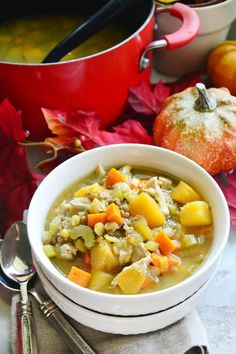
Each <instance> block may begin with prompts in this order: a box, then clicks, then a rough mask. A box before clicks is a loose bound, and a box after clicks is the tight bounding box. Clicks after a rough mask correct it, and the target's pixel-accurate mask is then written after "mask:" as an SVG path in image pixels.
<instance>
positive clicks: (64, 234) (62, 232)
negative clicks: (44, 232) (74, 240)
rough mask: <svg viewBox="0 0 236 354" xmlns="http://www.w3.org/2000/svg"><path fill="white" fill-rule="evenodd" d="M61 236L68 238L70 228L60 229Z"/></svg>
mask: <svg viewBox="0 0 236 354" xmlns="http://www.w3.org/2000/svg"><path fill="white" fill-rule="evenodd" d="M60 236H61V237H63V238H64V239H65V240H67V239H68V238H69V236H70V235H69V230H67V229H62V230H61V231H60Z"/></svg>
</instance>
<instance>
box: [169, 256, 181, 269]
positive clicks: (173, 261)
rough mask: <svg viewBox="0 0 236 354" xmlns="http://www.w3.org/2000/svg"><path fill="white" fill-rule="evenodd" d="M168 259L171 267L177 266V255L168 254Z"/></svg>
mask: <svg viewBox="0 0 236 354" xmlns="http://www.w3.org/2000/svg"><path fill="white" fill-rule="evenodd" d="M167 259H168V264H169V269H170V268H172V267H176V266H177V265H178V264H179V261H178V259H177V258H175V257H172V256H167Z"/></svg>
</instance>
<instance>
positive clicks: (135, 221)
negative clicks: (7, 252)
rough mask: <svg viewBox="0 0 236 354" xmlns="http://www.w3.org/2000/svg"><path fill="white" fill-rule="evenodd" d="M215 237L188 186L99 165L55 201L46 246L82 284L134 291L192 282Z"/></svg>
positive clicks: (57, 262) (152, 174) (62, 269)
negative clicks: (193, 275)
mask: <svg viewBox="0 0 236 354" xmlns="http://www.w3.org/2000/svg"><path fill="white" fill-rule="evenodd" d="M212 237H213V224H212V215H211V210H210V207H209V205H208V203H207V201H205V200H204V197H203V196H201V195H200V194H199V192H198V191H196V190H195V189H194V188H193V187H192V186H190V185H189V184H188V183H186V182H185V181H178V180H177V179H175V178H173V177H170V176H166V175H165V174H162V173H159V172H157V171H151V170H147V169H142V168H134V167H131V166H128V165H126V166H123V167H121V168H118V169H117V168H114V167H113V168H110V169H108V170H104V169H103V168H102V166H98V168H97V170H96V171H95V172H94V173H92V174H91V175H89V176H87V177H85V178H84V179H82V180H80V181H78V183H76V184H75V185H73V186H71V187H70V188H68V189H67V190H66V191H65V192H64V193H63V194H62V195H61V196H59V198H58V199H57V200H56V202H55V203H54V205H53V206H52V208H51V210H50V212H49V214H48V217H47V220H46V224H45V231H44V234H43V248H44V251H45V253H46V255H47V256H48V257H49V258H50V260H51V261H52V263H53V264H54V265H55V266H56V267H57V268H58V270H59V271H60V272H62V274H64V276H65V277H67V278H68V279H69V280H71V281H72V282H75V283H76V284H78V285H79V286H83V287H87V288H89V289H92V290H96V291H102V292H107V293H112V294H139V293H144V292H151V291H159V290H161V289H164V288H167V287H170V286H173V285H175V284H178V283H179V282H181V281H183V280H184V279H186V278H187V277H189V276H190V275H191V274H192V273H193V272H195V271H196V270H197V269H198V267H199V266H200V265H201V264H202V262H204V260H205V258H206V257H207V254H208V251H209V249H210V246H211V243H212Z"/></svg>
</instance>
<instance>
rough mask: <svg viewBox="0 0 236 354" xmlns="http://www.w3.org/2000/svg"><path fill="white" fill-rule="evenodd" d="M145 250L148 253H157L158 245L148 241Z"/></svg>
mask: <svg viewBox="0 0 236 354" xmlns="http://www.w3.org/2000/svg"><path fill="white" fill-rule="evenodd" d="M145 248H146V249H147V250H148V251H151V252H155V251H156V250H157V248H158V243H157V242H155V241H148V242H146V243H145Z"/></svg>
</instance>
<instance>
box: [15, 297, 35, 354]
mask: <svg viewBox="0 0 236 354" xmlns="http://www.w3.org/2000/svg"><path fill="white" fill-rule="evenodd" d="M16 316H17V341H16V354H38V349H37V342H36V334H35V328H34V321H33V314H32V304H31V301H29V300H28V301H27V302H26V303H23V302H22V301H18V302H17V304H16Z"/></svg>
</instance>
